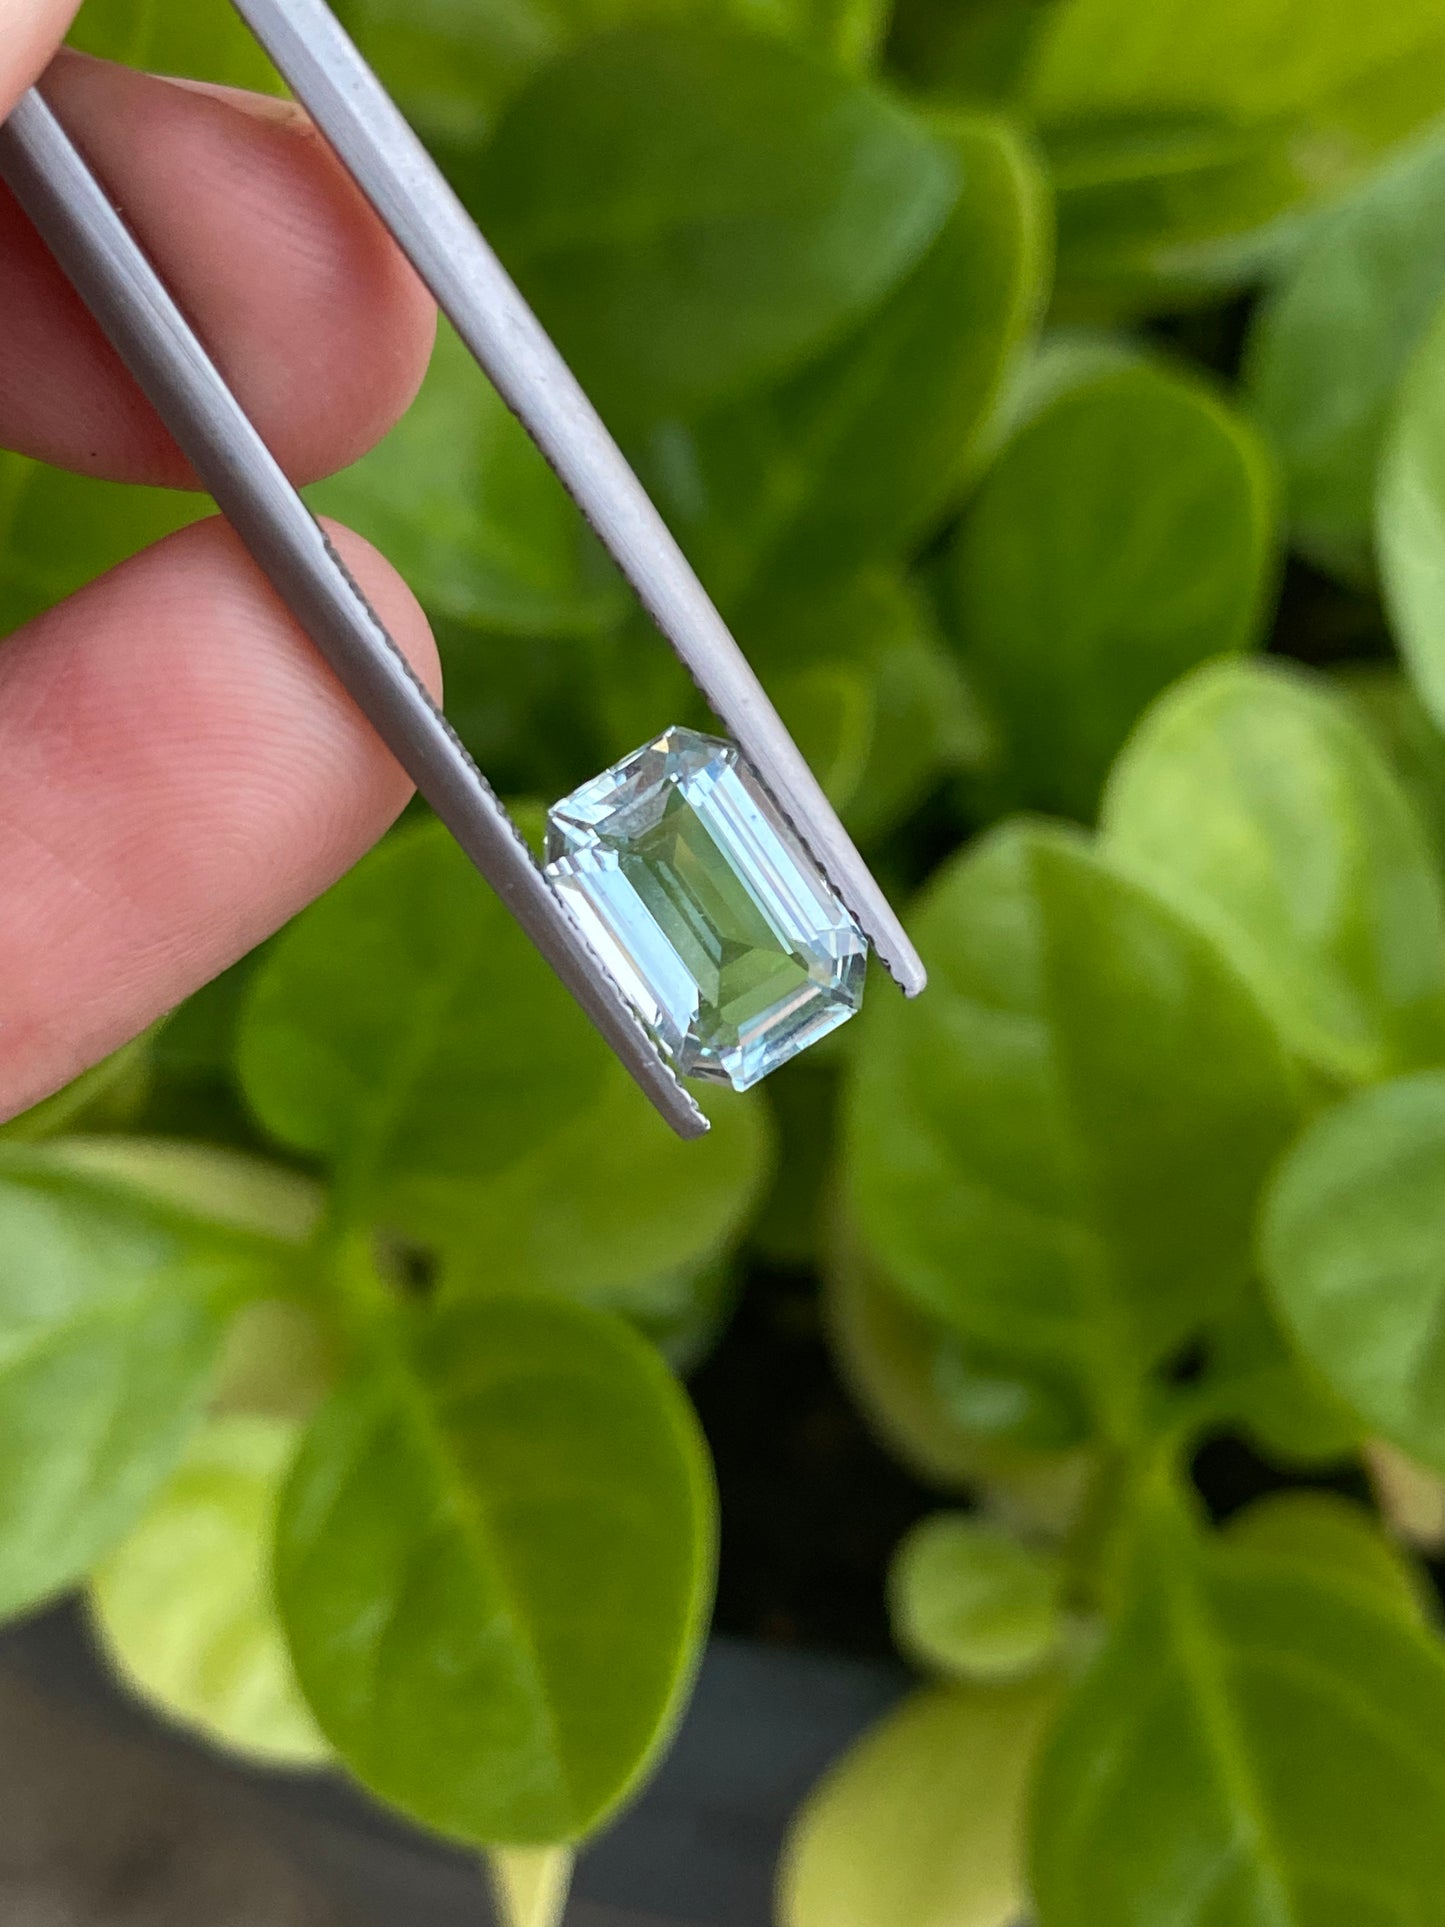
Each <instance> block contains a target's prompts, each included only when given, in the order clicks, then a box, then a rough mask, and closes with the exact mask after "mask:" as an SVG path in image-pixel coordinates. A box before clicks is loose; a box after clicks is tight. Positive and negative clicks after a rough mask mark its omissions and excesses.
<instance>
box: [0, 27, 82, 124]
mask: <svg viewBox="0 0 1445 1927" xmlns="http://www.w3.org/2000/svg"><path fill="white" fill-rule="evenodd" d="M79 4H80V0H0V120H3V119H4V118H5V116H6V115H7V114H8V113H9V112H10V109H11V108H12V107H13V106H14V105H15V103H16V101H17V100H19V98H20V96H21V95H22V94H23V93H24V92H25V89H26V88H27V87H28V86H29V85H30V83H31V82H32V81H33V80H36V79H38V78H39V76H40V75H41V74H42V73H43V72H44V70H45V68H46V67H47V66H48V65H49V63H50V57H51V55H52V54H53V53H54V52H55V49H56V48H57V47H58V46H59V45H60V43H61V40H62V39H63V38H64V36H65V30H66V28H67V27H68V26H69V25H70V23H71V21H72V20H73V19H74V17H75V13H76V9H77V7H78V6H79Z"/></svg>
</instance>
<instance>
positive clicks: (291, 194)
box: [0, 0, 438, 1119]
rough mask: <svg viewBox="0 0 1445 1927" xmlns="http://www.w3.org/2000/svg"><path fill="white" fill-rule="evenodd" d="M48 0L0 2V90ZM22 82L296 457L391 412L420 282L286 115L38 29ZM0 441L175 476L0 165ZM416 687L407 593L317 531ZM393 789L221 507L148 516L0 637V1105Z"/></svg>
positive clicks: (407, 375) (89, 1044)
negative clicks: (92, 56)
mask: <svg viewBox="0 0 1445 1927" xmlns="http://www.w3.org/2000/svg"><path fill="white" fill-rule="evenodd" d="M75 11H76V0H0V115H3V114H4V113H6V112H8V110H9V108H10V106H11V105H12V104H13V102H14V101H15V100H16V99H17V98H18V97H19V95H20V94H21V93H22V92H23V90H24V89H25V88H26V87H27V86H29V85H30V83H31V82H32V81H33V80H34V79H36V77H37V76H38V75H39V74H40V73H41V72H42V71H43V70H44V69H45V68H46V66H47V64H48V63H49V62H50V61H51V60H52V58H53V56H54V53H55V49H56V47H57V45H58V44H59V41H60V39H61V36H62V35H63V34H64V32H65V30H66V28H67V27H68V26H69V24H70V20H71V17H72V15H73V14H74V13H75ZM47 90H48V91H49V93H50V97H51V99H52V101H53V103H54V105H55V106H56V108H57V109H58V110H59V111H60V113H61V114H62V117H63V118H64V120H65V121H66V123H67V125H68V126H69V128H70V129H71V131H72V133H74V134H75V135H76V136H77V138H78V139H79V140H80V141H81V143H82V145H83V146H84V148H85V150H86V152H87V154H88V155H89V157H90V159H91V161H92V164H93V165H95V166H96V167H97V169H98V170H99V171H100V172H101V173H102V174H103V176H104V178H105V180H106V184H107V186H108V187H109V188H110V190H111V192H112V193H113V194H114V195H115V197H116V198H117V199H118V200H119V201H120V203H121V204H122V205H123V206H124V208H125V210H126V214H127V217H128V219H129V220H130V221H131V223H132V225H133V226H134V227H135V228H136V230H137V232H138V233H139V234H140V236H141V239H142V240H143V242H144V243H145V245H146V247H147V249H148V250H149V252H150V254H151V256H152V258H153V259H154V260H155V261H156V262H157V264H158V265H159V267H160V269H161V271H162V273H163V274H164V275H165V276H166V278H167V280H168V281H169V283H170V285H171V287H172V288H173V290H174V291H175V292H176V294H177V295H178V296H179V298H180V300H181V303H182V305H183V306H184V307H185V309H186V310H187V312H188V313H189V315H190V316H191V318H192V319H193V320H194V321H195V322H196V323H197V325H198V327H199V328H200V330H201V332H202V334H203V336H204V338H205V340H206V343H207V346H208V347H209V348H210V350H211V352H212V353H213V354H214V355H215V356H216V358H217V360H218V361H219V363H220V364H221V367H222V369H223V370H224V372H225V374H226V376H227V379H228V380H229V381H230V383H231V385H232V386H233V387H234V389H235V390H236V392H237V394H238V395H239V396H240V398H241V401H242V402H243V404H244V405H245V407H246V408H247V410H248V411H249V413H250V414H251V416H252V418H253V419H254V420H255V422H256V423H257V425H258V427H259V428H260V429H261V432H262V433H263V434H264V435H265V437H266V439H267V441H268V442H269V443H270V445H271V447H272V449H273V450H274V451H275V453H276V455H277V456H278V458H279V459H280V460H281V462H282V463H283V464H284V465H285V467H286V469H287V471H288V473H290V474H291V476H292V477H293V478H294V479H295V480H297V481H309V480H313V479H314V478H316V477H317V476H319V475H323V474H326V473H328V472H330V471H331V470H333V469H336V468H339V467H342V466H344V465H345V464H346V463H348V462H350V461H353V460H354V459H355V458H356V457H357V456H358V455H359V454H361V453H362V452H364V450H366V449H367V448H368V447H370V446H371V445H372V444H373V443H374V442H376V441H377V440H379V438H380V437H381V436H382V435H383V434H384V433H385V432H386V430H387V429H388V428H389V427H390V426H391V424H392V423H393V422H394V421H395V420H396V418H397V417H398V416H399V415H400V414H401V413H402V412H403V411H404V409H405V408H406V406H407V404H408V403H409V402H410V400H411V398H412V396H413V394H414V393H415V391H416V388H417V386H418V384H419V383H420V381H421V377H422V373H423V371H424V369H425V366H426V362H427V357H428V354H429V352H430V348H431V343H432V339H433V332H434V325H435V316H434V313H433V310H432V306H431V303H430V300H429V298H428V297H427V295H426V294H425V292H424V291H423V290H422V288H421V286H420V284H419V283H418V282H417V280H416V278H415V277H414V276H413V274H412V272H411V270H410V269H409V268H408V267H407V266H406V264H405V262H404V261H403V260H402V259H401V257H400V255H399V254H398V253H397V251H396V249H395V248H394V246H393V245H392V243H391V241H390V239H389V238H388V237H387V235H386V234H385V232H384V231H383V230H382V228H381V227H380V226H379V224H378V223H377V222H376V221H375V219H374V218H373V216H372V215H371V213H370V211H369V210H368V209H367V208H366V207H365V205H364V203H363V202H362V201H361V199H360V197H359V196H358V195H357V193H356V192H355V190H354V189H353V188H352V186H351V184H350V182H349V181H348V180H347V179H346V177H345V176H344V175H343V174H342V172H341V170H340V168H339V167H338V166H337V164H336V162H335V161H334V159H333V158H332V156H331V155H330V153H329V152H328V151H327V149H326V148H325V147H324V146H323V144H322V143H321V142H320V141H319V140H318V138H317V137H316V135H315V133H314V131H313V130H312V129H311V127H310V126H309V124H308V123H307V121H306V120H305V118H304V116H303V115H301V114H300V113H299V112H298V111H297V110H296V109H294V108H292V107H290V106H287V105H282V104H280V103H278V102H275V101H267V100H260V99H256V98H253V97H251V96H248V95H238V94H234V93H230V92H228V91H225V90H220V89H202V88H197V87H192V86H190V85H181V84H179V83H176V82H172V81H166V80H159V79H154V78H150V77H148V76H143V75H139V74H134V73H131V72H129V71H127V70H125V69H122V68H117V67H113V66H110V65H108V64H106V63H104V62H100V61H92V60H87V59H82V58H81V57H79V56H73V55H66V56H64V57H63V58H62V60H61V61H60V62H59V63H58V65H57V66H56V67H55V68H54V69H53V71H52V73H51V75H50V78H49V79H48V80H47ZM0 447H3V448H10V449H15V450H18V451H20V452H21V453H22V454H26V455H33V456H39V457H41V458H43V459H44V460H46V461H50V462H54V463H57V464H59V465H60V466H63V467H66V468H71V469H76V470H79V471H81V472H83V473H86V474H91V475H105V476H111V477H114V478H116V479H120V480H125V481H139V482H160V483H167V484H170V485H178V484H179V485H187V484H188V481H189V478H188V475H187V471H186V468H185V464H184V462H183V461H182V459H181V457H180V454H179V452H178V451H177V450H176V448H175V447H174V445H173V444H172V442H171V441H170V438H169V436H168V435H167V434H166V431H165V430H164V429H163V428H162V427H161V424H160V422H159V421H158V420H157V419H156V417H155V416H154V414H153V413H152V412H151V410H150V408H149V407H148V405H147V404H146V403H145V401H144V400H143V399H142V398H141V396H140V395H139V393H138V392H137V391H136V389H135V387H134V385H133V384H132V383H131V381H130V379H129V377H128V376H127V375H126V374H125V372H124V370H123V369H122V368H121V367H120V365H119V364H118V362H117V361H116V359H115V357H114V356H113V354H112V353H111V351H110V349H109V348H108V347H107V345H106V344H105V342H104V341H103V340H102V338H101V336H100V335H99V332H98V331H97V329H96V328H95V325H94V324H93V322H91V320H90V318H89V316H88V315H87V314H86V313H85V311H84V309H83V308H82V307H81V306H80V304H79V302H78V301H77V300H76V298H75V296H74V295H73V294H72V293H71V291H70V289H69V288H68V286H67V285H66V283H65V281H64V279H63V277H62V276H61V275H60V273H59V271H58V270H57V269H56V268H55V266H54V264H53V263H52V262H51V261H50V260H49V257H48V256H47V255H46V253H45V250H44V248H43V247H42V246H41V244H40V243H39V242H38V241H37V240H36V238H35V236H34V235H33V233H32V232H31V230H30V229H29V227H28V226H27V224H26V222H25V221H24V219H23V217H22V216H21V215H20V213H19V211H18V209H17V208H16V207H15V205H14V203H13V201H11V200H10V198H9V197H8V195H7V194H6V192H5V190H4V189H3V188H0ZM335 533H336V538H337V541H338V543H339V545H340V547H341V548H342V550H343V553H344V554H345V556H346V558H347V560H348V562H349V563H350V565H351V567H352V569H353V570H354V571H355V573H356V575H357V577H358V578H359V580H360V581H361V583H362V585H363V586H364V588H365V589H366V591H367V593H368V595H369V596H370V598H371V600H372V601H373V603H374V604H375V605H376V607H377V608H378V609H379V610H380V612H381V614H382V616H383V618H384V620H385V621H386V623H387V625H388V627H389V628H390V630H391V633H392V635H393V636H394V637H395V638H396V640H397V641H398V643H399V644H400V645H401V646H402V648H404V649H405V650H406V652H407V654H408V655H409V656H410V657H411V659H412V661H413V663H414V664H415V665H416V667H417V669H418V670H419V672H420V673H421V674H422V675H423V676H424V677H425V678H426V679H427V681H428V682H429V683H430V684H431V686H432V687H433V688H436V687H437V685H438V673H437V664H436V653H435V649H434V647H433V644H432V640H431V635H430V631H429V630H428V628H427V624H426V619H425V617H424V616H423V615H422V613H421V610H420V609H419V608H418V607H417V604H416V601H415V599H414V598H413V596H412V595H411V593H410V592H409V590H408V589H407V587H406V585H405V584H404V583H403V582H402V581H401V579H400V578H399V577H398V576H397V575H396V573H395V571H394V570H392V569H391V567H390V566H389V565H388V564H387V563H386V562H385V561H384V560H383V559H382V558H381V557H380V556H379V555H378V554H377V553H376V552H375V550H373V549H371V548H370V547H369V546H368V545H367V544H366V543H365V542H363V541H362V540H361V539H360V538H359V537H358V536H355V535H353V534H351V533H349V532H348V531H346V530H337V531H335ZM408 794H409V789H408V785H407V782H406V779H405V777H404V776H403V775H402V773H401V771H400V770H399V769H398V768H397V766H396V764H395V763H394V762H393V761H392V759H391V757H390V756H389V755H388V753H387V752H386V750H385V749H383V747H382V746H381V744H380V743H379V742H378V741H377V740H376V738H375V737H374V736H373V735H372V734H371V733H370V731H369V730H368V729H367V727H366V726H365V724H364V723H363V722H362V721H361V719H360V717H359V716H358V715H357V713H356V712H355V710H354V709H352V707H351V706H350V704H349V702H348V701H347V698H346V697H345V695H344V694H343V693H342V691H341V689H340V687H339V686H338V685H337V684H336V683H335V682H334V681H333V679H332V677H331V675H330V673H329V672H328V671H327V669H326V668H325V667H324V665H323V664H322V663H321V661H320V660H319V658H318V657H317V655H316V652H315V650H314V649H313V648H312V646H311V644H310V643H309V642H308V641H307V639H306V637H305V636H304V635H303V634H302V633H301V632H300V630H299V629H298V628H297V626H296V624H295V622H294V621H293V620H292V618H291V617H290V616H289V615H288V613H287V611H286V609H285V608H284V606H283V605H282V604H281V602H280V601H279V600H278V599H277V597H276V595H275V593H274V592H273V591H272V590H271V588H270V587H269V585H268V584H267V583H266V582H265V580H264V579H263V578H262V576H261V575H260V573H259V572H258V571H257V569H256V568H255V566H254V564H252V563H251V561H250V560H249V558H248V557H247V556H246V555H245V553H244V551H243V550H242V549H241V547H240V545H239V543H238V542H237V541H236V539H235V537H234V536H233V535H232V534H231V532H230V530H229V529H228V528H227V527H226V526H225V525H224V524H223V523H219V522H217V521H215V520H209V521H206V522H203V523H201V524H198V525H197V526H196V527H194V528H190V529H187V530H185V531H183V532H182V533H181V534H179V535H176V536H172V537H171V538H170V539H169V540H167V541H165V542H162V543H160V544H159V545H158V546H157V547H156V548H154V549H151V550H149V551H148V552H147V553H145V554H143V555H140V556H137V557H136V558H135V559H134V560H133V561H131V562H128V563H126V564H124V566H122V567H121V568H118V569H115V570H113V571H112V572H111V573H110V574H109V575H107V576H104V577H103V578H101V580H99V581H98V582H95V583H92V584H91V585H90V586H89V587H88V588H86V589H85V590H83V591H82V592H81V593H80V594H79V595H76V596H73V597H72V598H71V599H70V600H69V601H68V602H65V603H63V604H61V605H60V606H59V607H58V608H55V609H53V610H51V611H50V612H49V613H48V614H46V615H44V616H41V617H40V618H38V619H37V620H36V621H34V622H31V623H29V624H27V625H26V626H25V627H24V628H22V629H19V630H17V631H16V632H15V633H14V634H13V635H12V636H10V637H9V638H8V639H6V640H4V641H0V1119H3V1118H5V1117H8V1116H12V1115H14V1114H15V1113H16V1112H18V1111H21V1110H23V1109H25V1108H26V1107H27V1106H29V1105H31V1104H33V1103H35V1102H36V1101H37V1100H38V1099H39V1098H41V1097H44V1096H46V1095H47V1094H48V1093H49V1092H51V1091H53V1090H56V1089H58V1088H59V1087H60V1086H61V1085H63V1084H65V1083H67V1082H68V1081H69V1080H70V1079H71V1078H73V1077H75V1076H76V1075H77V1074H78V1073H79V1072H81V1071H82V1070H84V1069H85V1068H86V1067H87V1066H89V1065H90V1064H93V1063H95V1062H96V1061H97V1060H98V1059H100V1058H101V1057H103V1056H105V1055H107V1054H108V1053H109V1052H110V1051H112V1050H114V1049H116V1048H117V1047H118V1046H119V1045H121V1044H122V1043H124V1042H125V1041H126V1040H127V1039H128V1038H130V1037H133V1036H135V1035H136V1034H137V1033H138V1032H140V1031H141V1030H143V1029H144V1028H145V1027H146V1025H148V1024H149V1023H151V1022H153V1021H154V1020H155V1019H156V1018H158V1017H159V1016H161V1015H162V1014H163V1013H164V1012H165V1011H167V1010H170V1009H171V1008H173V1007H174V1006H175V1005H176V1004H177V1003H179V1002H180V1001H181V1000H182V999H183V998H184V997H185V996H187V995H188V994H189V992H191V991H192V990H194V989H196V988H197V987H198V986H199V985H201V984H203V983H205V982H206V981H207V980H208V979H209V978H211V977H212V976H214V975H215V974H216V973H217V971H219V970H221V969H223V968H224V967H225V966H226V965H227V964H229V963H231V962H233V961H234V960H235V959H236V958H237V957H240V956H242V955H243V954H244V953H245V952H246V951H247V950H249V949H250V948H252V946H253V945H255V944H256V943H257V942H259V941H260V939H261V938H262V937H264V936H266V935H267V934H268V933H269V932H270V931H272V930H274V929H275V928H277V926H278V925H280V924H281V923H283V922H285V920H286V919H287V918H288V917H290V916H292V915H294V914H295V912H296V911H297V910H299V909H300V908H301V907H302V906H303V905H304V904H305V903H306V902H308V901H309V900H310V899H311V898H312V897H314V896H316V895H317V894H318V893H319V892H320V891H322V890H324V889H325V888H326V887H327V885H328V884H330V883H331V882H332V881H334V879H335V878H336V877H338V876H339V875H340V874H341V873H342V871H344V870H345V869H346V868H347V867H348V866H349V865H350V864H352V863H354V862H355V861H356V859H357V858H358V857H359V856H360V855H361V854H362V853H363V852H364V851H365V850H366V849H367V848H368V847H369V846H370V845H371V844H372V843H374V842H375V840H376V839H377V837H378V836H380V835H381V833H382V831H383V830H384V829H385V828H386V827H387V825H388V824H389V823H391V822H392V821H393V820H394V818H395V817H396V815H397V814H398V812H399V811H400V810H401V808H402V806H403V804H404V803H405V801H406V799H407V796H408Z"/></svg>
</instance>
